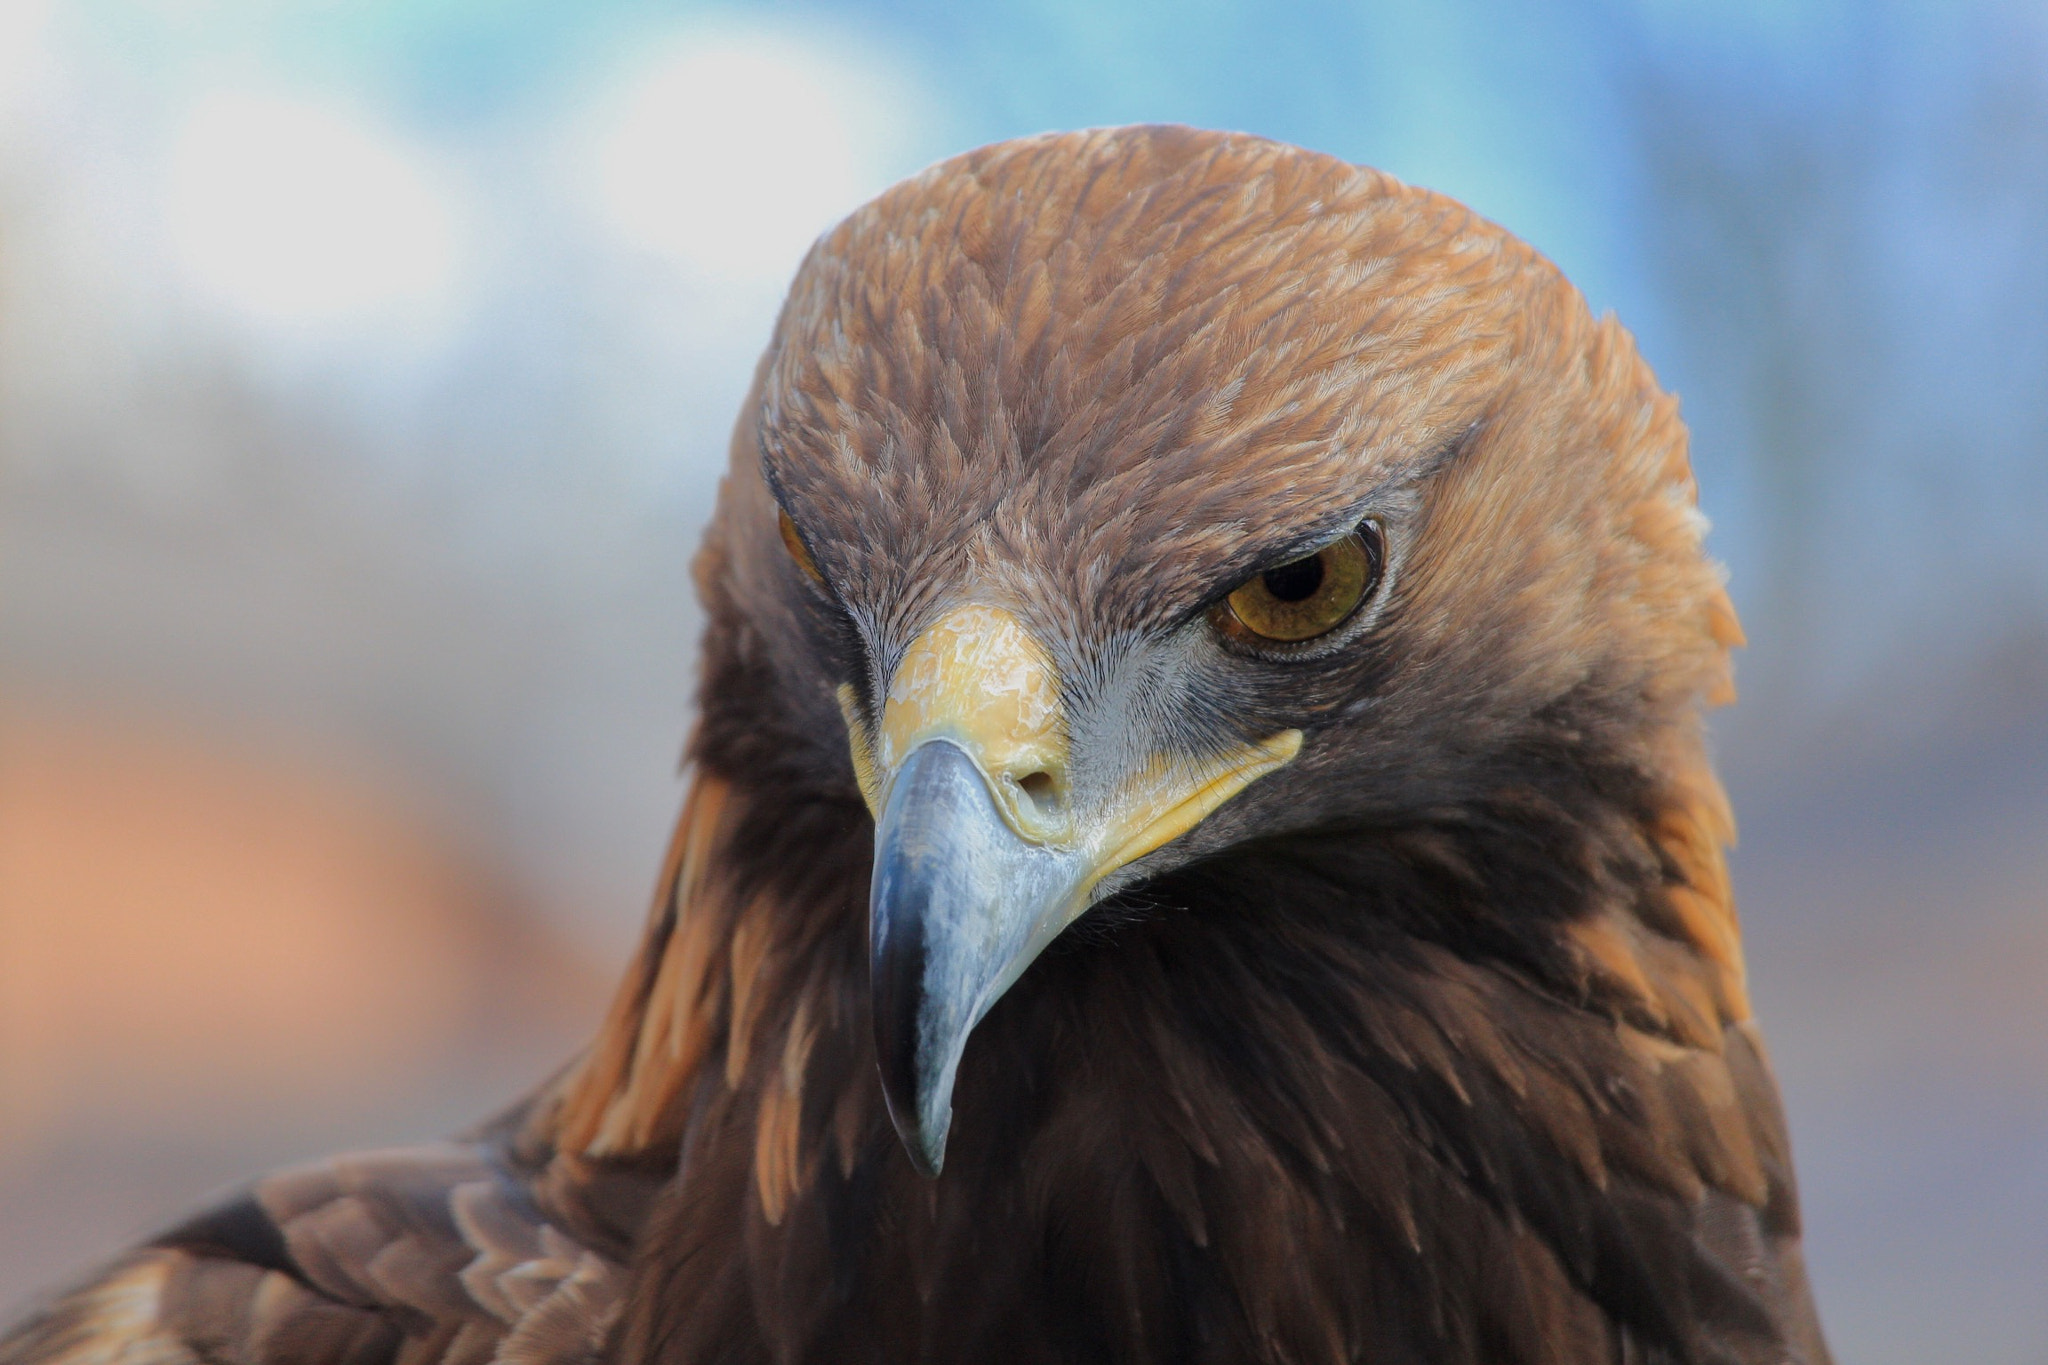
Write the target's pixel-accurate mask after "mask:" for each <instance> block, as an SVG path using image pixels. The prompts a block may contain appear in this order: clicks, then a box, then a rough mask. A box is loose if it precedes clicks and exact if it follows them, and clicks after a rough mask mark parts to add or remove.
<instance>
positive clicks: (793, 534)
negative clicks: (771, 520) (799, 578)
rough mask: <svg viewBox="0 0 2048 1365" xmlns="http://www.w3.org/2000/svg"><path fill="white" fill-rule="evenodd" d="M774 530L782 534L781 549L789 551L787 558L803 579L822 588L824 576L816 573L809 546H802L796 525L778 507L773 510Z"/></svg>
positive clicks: (815, 563)
mask: <svg viewBox="0 0 2048 1365" xmlns="http://www.w3.org/2000/svg"><path fill="white" fill-rule="evenodd" d="M775 529H776V530H778V531H780V532H781V533H782V548H783V549H785V550H787V551H789V557H790V558H791V559H793V560H795V561H796V566H797V567H798V568H799V569H802V570H803V571H804V577H806V578H808V579H810V580H811V581H812V582H813V583H816V584H817V585H818V586H819V587H821V588H822V587H824V586H825V575H824V574H822V573H820V572H819V571H818V561H817V560H815V559H813V558H811V548H810V546H808V545H806V544H804V538H803V537H802V536H800V535H798V534H797V529H796V523H795V522H794V521H792V520H790V516H789V513H787V512H785V511H783V510H782V509H781V508H780V507H778V508H776V509H775Z"/></svg>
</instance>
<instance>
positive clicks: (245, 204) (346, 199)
mask: <svg viewBox="0 0 2048 1365" xmlns="http://www.w3.org/2000/svg"><path fill="white" fill-rule="evenodd" d="M165 186H166V197H165V205H164V211H165V226H166V227H167V229H168V232H169V237H170V241H171V244H172V248H173V254H174V256H175V259H176V260H177V262H178V263H179V265H180V266H181V267H182V268H183V270H184V272H185V274H186V275H187V276H188V277H189V279H190V281H191V283H192V284H194V285H195V286H197V287H198V289H199V290H201V291H202V292H203V293H204V294H206V295H207V296H208V297H209V298H210V299H211V300H212V301H213V302H216V303H218V304H222V305H225V306H227V307H229V308H231V309H233V310H236V311H238V312H240V313H243V314H246V315H248V316H250V317H251V318H254V319H256V320H258V321H260V322H265V323H284V324H290V325H301V324H311V325H315V326H318V325H322V324H332V323H346V322H352V321H358V320H367V319H383V320H393V321H403V322H408V323H413V324H420V323H431V322H434V321H437V320H438V319H439V318H440V316H441V315H442V314H443V313H444V312H445V310H446V308H447V307H448V306H449V304H450V301H451V299H452V297H453V294H454V289H455V284H456V271H457V267H458V264H459V261H460V237H461V213H460V209H459V206H458V204H457V202H456V199H455V196H454V194H453V193H452V192H451V191H450V190H449V188H448V187H447V182H446V178H445V176H440V175H437V174H436V173H435V171H434V169H433V168H432V167H431V166H429V165H428V164H427V162H426V160H425V159H424V157H423V156H422V155H421V153H420V152H419V151H418V150H417V149H415V148H413V147H410V146H408V145H407V144H406V143H405V142H403V141H402V140H400V139H399V138H398V137H396V136H395V135H392V134H389V133H386V132H384V131H383V130H381V129H378V128H377V127H375V126H374V125H372V124H370V123H369V122H367V121H365V120H362V119H360V118H356V117H352V116H351V115H350V114H349V113H347V112H345V111H343V110H341V109H338V108H331V107H323V106H321V105H317V104H312V103H305V102H300V101H296V100H290V99H283V98H279V97H276V96H272V95H260V94H250V93H244V92H237V91H214V92H211V93H209V94H206V95H204V96H202V97H201V98H200V99H198V100H197V101H196V102H195V103H194V104H193V106H192V107H191V110H190V112H189V113H188V114H187V115H186V117H185V119H184V121H183V123H182V126H181V127H180V128H179V131H178V133H177V136H176V138H175V140H174V142H173V144H172V147H171V151H170V156H169V159H168V163H167V165H166V168H165Z"/></svg>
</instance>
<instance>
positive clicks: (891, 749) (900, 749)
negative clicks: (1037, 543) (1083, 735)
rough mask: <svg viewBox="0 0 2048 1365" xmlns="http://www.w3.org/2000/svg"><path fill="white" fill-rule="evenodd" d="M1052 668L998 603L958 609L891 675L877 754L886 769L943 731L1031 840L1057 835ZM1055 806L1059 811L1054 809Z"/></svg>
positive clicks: (1061, 781) (1063, 761)
mask: <svg viewBox="0 0 2048 1365" xmlns="http://www.w3.org/2000/svg"><path fill="white" fill-rule="evenodd" d="M1060 721H1061V716H1060V689H1059V675H1058V673H1057V672H1056V671H1055V669H1054V667H1053V662H1052V660H1051V658H1050V657H1048V656H1047V654H1046V652H1045V650H1044V649H1043V648H1042V647H1040V645H1039V643H1038V641H1036V640H1034V639H1032V638H1031V635H1030V633H1029V632H1028V631H1026V630H1025V629H1024V627H1023V625H1022V624H1021V623H1020V622H1019V621H1018V620H1017V618H1016V617H1014V616H1012V615H1010V613H1009V612H1007V611H1004V610H1002V609H1001V608H1000V607H985V606H979V605H972V606H965V607H960V608H958V609H957V610H954V611H952V612H949V613H947V614H946V615H945V616H944V617H942V618H941V619H940V620H938V621H937V622H935V623H934V624H933V625H932V626H931V627H930V628H929V629H927V630H926V631H925V632H924V634H922V635H920V636H918V637H917V639H916V640H915V641H914V642H912V644H911V646H910V648H909V649H908V650H907V651H906V652H905V653H904V655H903V659H902V661H901V662H900V663H898V664H897V665H896V673H895V676H893V677H892V678H890V680H889V694H888V696H887V698H886V699H885V701H884V704H883V707H882V732H881V735H880V736H879V743H878V744H877V745H876V750H875V762H876V765H877V766H878V767H879V768H880V769H881V771H883V772H885V773H889V772H894V771H895V770H896V766H897V765H898V764H899V763H901V762H902V761H903V760H904V758H905V757H906V756H907V755H908V754H909V753H910V751H911V750H912V749H914V748H916V747H917V746H918V745H920V744H922V743H924V742H925V741H926V740H928V739H941V738H944V739H950V740H953V741H954V742H955V743H957V744H959V745H960V747H961V748H963V749H965V750H966V751H967V753H968V754H970V755H971V756H972V757H973V759H974V761H975V762H976V763H977V764H979V765H980V767H981V770H982V772H983V774H984V775H986V776H987V777H988V778H989V779H990V785H991V787H992V788H993V789H994V791H995V795H996V800H997V804H998V805H1000V806H1001V807H1002V810H1003V814H1004V815H1005V817H1007V818H1008V819H1009V821H1010V824H1011V826H1012V828H1014V829H1016V831H1017V833H1019V834H1020V835H1022V836H1024V837H1025V838H1027V839H1029V840H1031V841H1032V842H1033V843H1045V842H1048V841H1055V840H1059V839H1061V838H1064V837H1065V835H1066V833H1067V823H1068V822H1067V820H1066V817H1065V815H1064V813H1063V802H1057V803H1048V802H1045V801H1042V800H1041V799H1034V796H1033V795H1032V794H1027V790H1026V787H1025V786H1024V784H1025V783H1026V782H1027V780H1028V781H1030V782H1031V783H1032V784H1033V786H1036V787H1039V788H1040V791H1039V793H1038V795H1039V796H1040V797H1045V796H1050V797H1054V798H1064V796H1065V792H1066V772H1067V737H1066V733H1065V731H1064V729H1063V728H1062V726H1061V723H1060ZM1054 804H1058V805H1059V806H1060V809H1059V810H1057V811H1056V810H1055V809H1053V808H1052V806H1053V805H1054Z"/></svg>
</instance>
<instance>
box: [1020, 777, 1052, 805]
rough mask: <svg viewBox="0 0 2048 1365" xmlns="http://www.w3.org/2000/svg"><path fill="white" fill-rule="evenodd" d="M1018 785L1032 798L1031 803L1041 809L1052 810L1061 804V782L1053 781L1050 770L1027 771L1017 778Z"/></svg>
mask: <svg viewBox="0 0 2048 1365" xmlns="http://www.w3.org/2000/svg"><path fill="white" fill-rule="evenodd" d="M1017 785H1018V786H1019V787H1022V788H1023V789H1024V794H1025V795H1026V796H1028V797H1030V798H1031V804H1033V805H1034V806H1037V807H1038V808H1039V809H1040V810H1051V809H1052V808H1053V807H1054V806H1056V805H1058V804H1059V784H1058V783H1057V782H1055V781H1053V777H1052V774H1051V773H1049V772H1045V771H1044V770H1042V769H1041V770H1040V771H1038V772H1035V773H1026V774H1025V775H1024V776H1022V777H1020V778H1018V779H1017Z"/></svg>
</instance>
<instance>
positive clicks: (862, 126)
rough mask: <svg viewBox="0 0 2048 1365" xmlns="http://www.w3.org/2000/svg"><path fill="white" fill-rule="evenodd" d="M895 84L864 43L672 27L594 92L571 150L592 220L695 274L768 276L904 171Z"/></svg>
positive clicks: (902, 102) (779, 279)
mask: <svg viewBox="0 0 2048 1365" xmlns="http://www.w3.org/2000/svg"><path fill="white" fill-rule="evenodd" d="M921 141H922V139H921V138H919V137H918V119H917V117H916V113H915V110H914V108H913V106H912V103H911V101H910V99H909V98H908V90H907V87H906V83H905V82H903V81H902V80H901V79H895V78H892V73H890V72H889V71H888V70H887V69H886V67H885V66H884V65H883V64H881V63H880V62H879V61H877V60H875V59H874V58H873V56H872V55H871V54H865V53H861V52H859V51H857V50H848V49H842V48H834V49H831V50H828V49H827V48H826V47H825V46H823V45H821V44H819V43H817V42H816V41H815V40H811V39H806V38H802V37H799V36H797V35H794V34H790V33H785V32H781V31H778V30H775V29H771V28H763V27H722V28H708V29H701V30H697V31H694V32H691V33H686V34H684V35H682V36H681V37H680V38H679V39H677V40H676V41H675V43H674V45H673V46H672V47H670V48H669V49H668V50H667V51H666V52H665V53H663V54H662V55H660V56H659V57H657V58H655V59H653V60H651V61H648V62H646V63H645V64H644V65H642V66H641V67H640V69H639V70H638V71H635V72H630V73H628V74H627V75H626V78H625V79H624V80H623V81H621V82H620V84H619V86H618V88H617V89H615V90H614V91H611V92H609V93H608V94H607V95H606V96H604V97H602V98H600V99H599V100H598V101H596V107H595V108H594V109H593V110H592V111H591V115H590V117H589V122H588V125H587V129H586V132H585V135H584V137H583V139H582V140H581V141H580V143H579V145H578V146H577V147H576V149H575V150H574V151H573V152H572V156H573V157H574V158H575V161H576V163H577V165H576V169H577V172H578V175H577V178H578V180H579V181H580V182H581V183H580V185H579V192H580V193H582V194H584V195H585V196H587V198H588V201H589V205H590V207H591V208H592V209H594V210H595V212H596V215H597V217H598V219H599V221H600V222H601V223H602V224H603V226H604V227H605V229H606V230H607V231H608V232H609V233H611V234H613V235H614V236H615V237H616V238H617V239H618V240H620V241H622V242H623V243H625V244H627V245H630V246H632V247H635V248H638V249H641V250H645V251H651V252H654V253H656V254H658V255H661V256H664V257H666V258H669V259H671V260H672V261H674V262H675V263H677V264H678V265H680V266H682V267H683V268H684V269H685V270H687V271H688V272H689V273H691V274H692V275H694V276H697V277H700V278H702V279H706V280H711V281H723V282H726V283H730V284H732V285H734V286H737V287H740V288H754V287H759V286H762V285H773V286H779V285H781V284H782V283H783V282H785V281H786V280H787V279H788V277H789V275H790V274H791V272H793V271H794V270H795V268H796V265H797V262H798V261H799V260H800V259H801V258H802V256H803V253H804V251H805V250H806V249H807V248H808V247H809V246H810V244H811V242H812V241H813V240H814V239H815V238H816V237H817V235H818V234H819V233H820V232H822V231H823V230H824V229H826V228H827V227H830V226H831V225H832V223H833V222H835V221H836V220H837V219H838V218H840V217H841V216H843V215H844V214H846V213H847V212H849V211H851V210H852V209H853V208H855V207H857V206H858V205H859V204H860V203H861V202H862V201H863V200H864V199H866V198H868V197H869V196H871V195H873V194H874V193H876V192H877V191H879V190H881V189H882V188H884V187H885V186H886V185H887V184H888V183H889V182H890V181H891V180H892V179H894V178H895V177H896V176H898V175H901V174H903V173H904V172H905V171H906V170H909V169H911V168H913V166H914V164H915V161H914V157H915V154H916V151H917V149H918V144H919V143H921Z"/></svg>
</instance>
